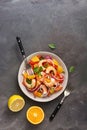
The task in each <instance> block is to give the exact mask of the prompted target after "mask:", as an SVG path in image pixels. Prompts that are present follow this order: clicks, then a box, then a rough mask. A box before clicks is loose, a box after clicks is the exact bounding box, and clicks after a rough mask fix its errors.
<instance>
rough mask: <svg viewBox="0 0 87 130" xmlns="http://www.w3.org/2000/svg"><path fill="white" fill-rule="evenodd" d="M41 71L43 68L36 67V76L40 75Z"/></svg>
mask: <svg viewBox="0 0 87 130" xmlns="http://www.w3.org/2000/svg"><path fill="white" fill-rule="evenodd" d="M41 71H43V68H42V67H41V66H40V67H35V68H34V73H35V74H40V73H41Z"/></svg>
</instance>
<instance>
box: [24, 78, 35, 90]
mask: <svg viewBox="0 0 87 130" xmlns="http://www.w3.org/2000/svg"><path fill="white" fill-rule="evenodd" d="M23 84H24V85H25V86H26V88H27V89H28V90H31V89H33V88H34V87H35V86H36V79H31V80H29V79H27V78H24V79H23Z"/></svg>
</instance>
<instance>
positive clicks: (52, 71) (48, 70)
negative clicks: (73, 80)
mask: <svg viewBox="0 0 87 130" xmlns="http://www.w3.org/2000/svg"><path fill="white" fill-rule="evenodd" d="M46 73H52V74H53V75H56V74H57V71H56V69H55V68H54V67H53V66H49V67H47V69H46Z"/></svg>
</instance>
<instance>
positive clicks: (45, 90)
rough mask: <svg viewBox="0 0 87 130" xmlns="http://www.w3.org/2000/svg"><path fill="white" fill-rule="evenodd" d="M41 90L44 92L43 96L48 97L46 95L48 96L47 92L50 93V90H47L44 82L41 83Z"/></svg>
mask: <svg viewBox="0 0 87 130" xmlns="http://www.w3.org/2000/svg"><path fill="white" fill-rule="evenodd" d="M39 90H40V91H41V93H42V97H46V96H47V94H48V92H47V87H46V86H45V85H44V84H41V85H40V88H39Z"/></svg>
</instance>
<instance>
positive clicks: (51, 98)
mask: <svg viewBox="0 0 87 130" xmlns="http://www.w3.org/2000/svg"><path fill="white" fill-rule="evenodd" d="M38 54H40V55H42V56H45V55H50V56H52V57H53V58H55V59H56V60H57V61H58V63H59V64H60V65H61V66H62V67H63V69H64V72H65V73H64V75H65V78H64V82H63V83H62V86H63V88H62V90H60V91H58V92H56V93H54V94H52V95H51V96H49V97H45V98H39V97H34V95H33V94H32V93H31V92H29V91H28V90H27V89H26V87H25V86H24V85H23V84H22V81H23V76H22V72H23V70H24V62H25V61H23V62H22V64H21V65H20V68H19V72H18V83H19V87H20V89H21V90H22V92H23V93H24V94H25V95H26V96H27V97H29V98H30V99H32V100H34V101H38V102H48V101H52V100H54V99H55V98H57V97H58V96H60V95H61V94H62V93H63V91H64V90H65V88H66V86H67V82H68V70H67V67H66V65H65V63H64V62H63V61H62V59H61V58H60V57H59V56H57V55H55V54H53V53H50V52H45V51H39V52H35V53H33V54H31V55H29V56H28V57H27V59H28V60H29V59H31V58H32V57H33V56H35V55H38Z"/></svg>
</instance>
